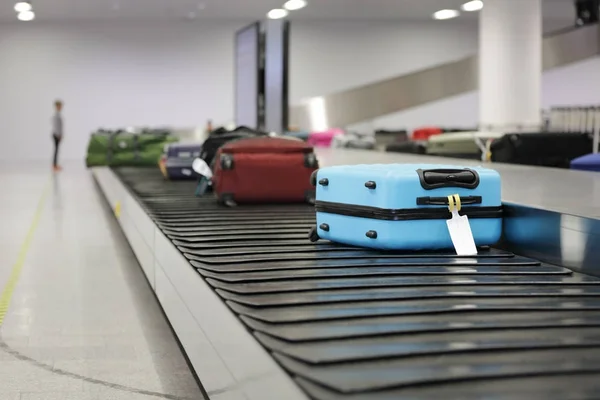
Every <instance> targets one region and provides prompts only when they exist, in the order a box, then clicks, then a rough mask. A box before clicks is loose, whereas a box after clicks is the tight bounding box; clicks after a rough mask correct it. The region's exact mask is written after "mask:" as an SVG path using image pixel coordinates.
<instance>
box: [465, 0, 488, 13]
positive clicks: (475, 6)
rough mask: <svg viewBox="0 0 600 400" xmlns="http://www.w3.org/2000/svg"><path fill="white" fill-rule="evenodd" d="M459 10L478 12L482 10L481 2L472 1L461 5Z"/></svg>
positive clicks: (479, 0) (477, 0)
mask: <svg viewBox="0 0 600 400" xmlns="http://www.w3.org/2000/svg"><path fill="white" fill-rule="evenodd" d="M460 8H462V10H463V11H467V12H470V11H479V10H481V9H482V8H483V1H481V0H473V1H469V2H468V3H465V4H463V5H462V6H460Z"/></svg>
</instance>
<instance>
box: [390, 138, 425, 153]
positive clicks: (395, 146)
mask: <svg viewBox="0 0 600 400" xmlns="http://www.w3.org/2000/svg"><path fill="white" fill-rule="evenodd" d="M425 150H426V144H425V143H423V142H413V141H410V140H409V141H407V142H400V143H392V144H389V145H387V146H386V147H385V151H388V152H391V153H411V154H425Z"/></svg>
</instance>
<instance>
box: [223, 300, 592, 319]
mask: <svg viewBox="0 0 600 400" xmlns="http://www.w3.org/2000/svg"><path fill="white" fill-rule="evenodd" d="M227 303H228V304H229V306H230V307H231V308H232V309H233V310H234V311H235V312H237V313H239V314H243V315H247V316H249V317H252V318H254V319H257V320H260V321H266V322H273V323H278V322H308V321H326V320H329V321H332V320H335V319H345V318H360V317H364V316H366V315H369V316H385V315H417V314H439V313H454V312H459V311H465V310H470V311H472V312H474V313H490V312H493V311H522V310H527V311H536V310H574V311H579V310H594V311H600V299H597V298H577V299H570V298H568V299H563V298H555V297H554V298H535V297H529V296H527V297H506V298H489V297H483V298H469V299H460V298H459V299H455V298H445V299H420V300H406V301H399V300H389V301H385V302H384V301H370V302H348V303H343V304H336V305H335V307H331V306H329V305H326V304H317V305H310V306H297V307H273V308H255V307H247V306H242V305H240V304H237V303H234V302H231V301H228V302H227Z"/></svg>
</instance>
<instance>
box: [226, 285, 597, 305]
mask: <svg viewBox="0 0 600 400" xmlns="http://www.w3.org/2000/svg"><path fill="white" fill-rule="evenodd" d="M217 293H218V294H219V295H220V296H221V297H223V298H224V299H227V300H231V301H235V302H236V303H239V304H243V305H247V306H252V307H272V306H289V305H310V304H327V303H344V302H348V301H379V300H407V299H424V298H446V297H465V298H469V297H524V296H529V297H600V287H598V286H587V287H586V286H572V287H570V286H558V287H557V286H554V287H552V286H549V287H544V286H525V285H512V286H475V285H473V286H471V287H468V288H465V287H461V286H429V287H421V288H411V289H398V288H367V289H365V288H361V289H350V290H337V291H330V292H328V293H326V294H325V293H322V292H320V291H314V292H298V293H293V294H290V293H285V294H255V295H240V294H237V293H231V292H228V291H226V290H222V289H217Z"/></svg>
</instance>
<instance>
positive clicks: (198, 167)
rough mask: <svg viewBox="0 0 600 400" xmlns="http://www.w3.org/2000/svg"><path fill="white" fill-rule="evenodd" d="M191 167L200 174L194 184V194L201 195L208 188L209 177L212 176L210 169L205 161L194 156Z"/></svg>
mask: <svg viewBox="0 0 600 400" xmlns="http://www.w3.org/2000/svg"><path fill="white" fill-rule="evenodd" d="M192 169H193V170H194V171H195V172H196V173H197V174H198V175H200V181H199V182H198V186H196V193H195V194H196V196H202V195H204V194H205V193H206V191H207V190H208V186H209V185H210V182H211V179H212V177H213V174H212V171H211V169H210V167H209V166H208V164H207V163H206V161H204V160H203V159H201V158H196V159H195V160H194V162H193V163H192Z"/></svg>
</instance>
